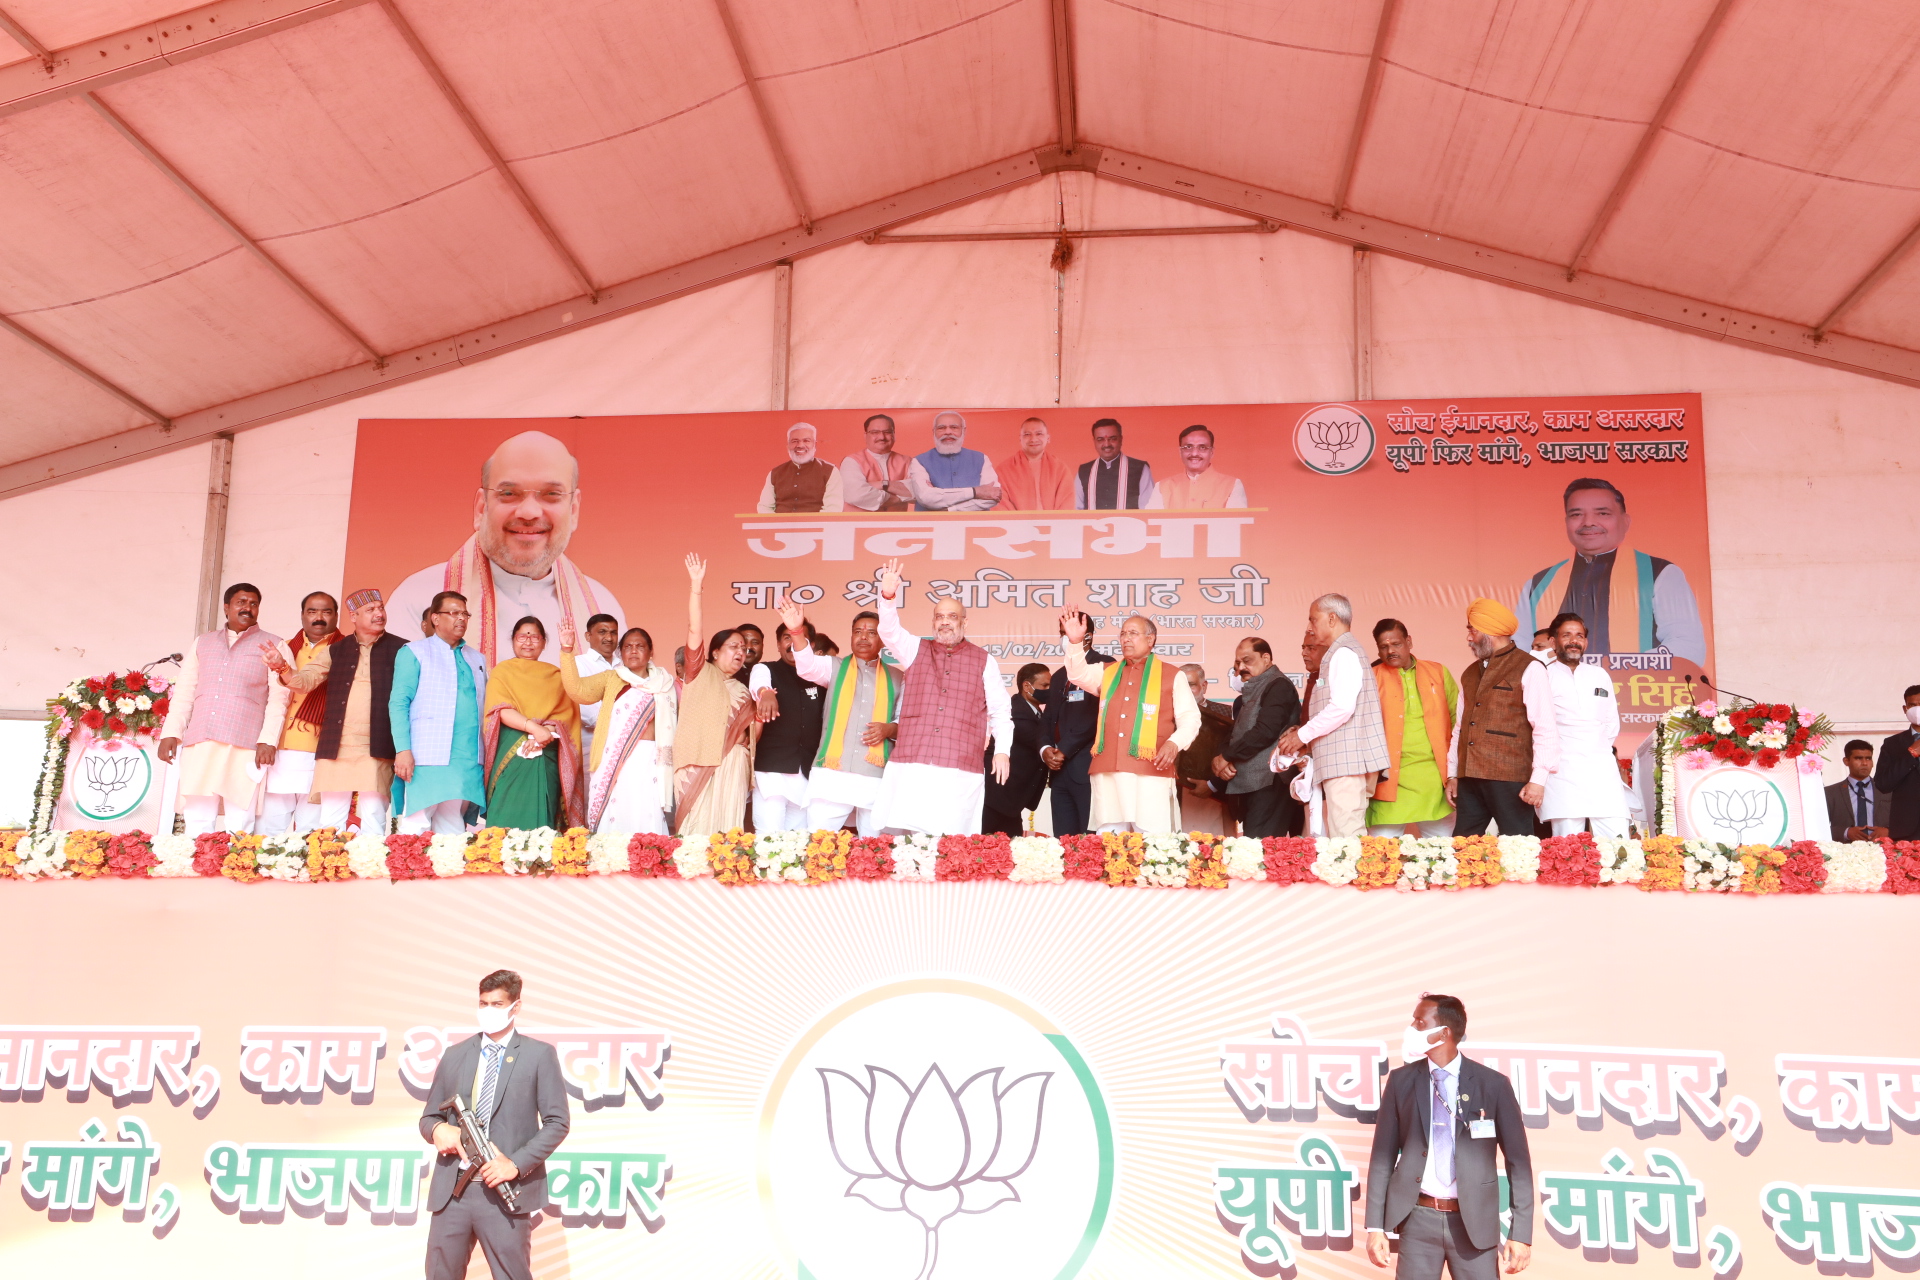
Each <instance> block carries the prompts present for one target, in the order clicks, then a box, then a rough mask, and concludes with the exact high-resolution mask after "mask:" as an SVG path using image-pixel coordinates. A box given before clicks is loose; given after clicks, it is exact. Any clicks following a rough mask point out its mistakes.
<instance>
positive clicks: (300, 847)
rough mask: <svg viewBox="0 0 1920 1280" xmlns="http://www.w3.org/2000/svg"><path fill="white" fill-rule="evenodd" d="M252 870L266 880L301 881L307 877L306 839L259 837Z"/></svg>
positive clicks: (296, 837)
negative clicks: (258, 846) (258, 845)
mask: <svg viewBox="0 0 1920 1280" xmlns="http://www.w3.org/2000/svg"><path fill="white" fill-rule="evenodd" d="M253 865H254V869H255V870H256V871H258V872H259V873H260V874H261V876H263V877H264V878H266V879H268V880H288V881H295V882H298V881H303V880H307V879H309V878H310V877H309V876H308V875H307V838H306V837H305V836H296V835H278V836H261V837H260V848H259V849H258V850H257V851H256V852H255V853H254V855H253Z"/></svg>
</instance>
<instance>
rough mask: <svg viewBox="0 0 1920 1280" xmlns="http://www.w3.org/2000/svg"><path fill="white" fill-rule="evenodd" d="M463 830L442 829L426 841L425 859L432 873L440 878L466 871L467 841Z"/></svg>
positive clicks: (460, 874)
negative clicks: (431, 868) (431, 866)
mask: <svg viewBox="0 0 1920 1280" xmlns="http://www.w3.org/2000/svg"><path fill="white" fill-rule="evenodd" d="M468 839H469V837H468V835H467V833H466V832H464V831H442V832H439V833H437V834H436V835H435V836H434V837H433V839H431V840H429V841H428V842H427V861H428V862H429V863H431V864H432V865H433V874H434V875H436V876H439V877H440V878H441V879H442V880H446V879H449V878H451V877H453V876H463V875H465V874H466V873H467V841H468Z"/></svg>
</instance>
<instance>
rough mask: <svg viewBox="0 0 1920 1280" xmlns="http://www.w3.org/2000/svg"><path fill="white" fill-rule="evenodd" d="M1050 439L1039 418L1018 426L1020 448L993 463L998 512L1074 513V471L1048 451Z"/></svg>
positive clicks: (1045, 425)
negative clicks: (998, 485) (998, 479)
mask: <svg viewBox="0 0 1920 1280" xmlns="http://www.w3.org/2000/svg"><path fill="white" fill-rule="evenodd" d="M1051 442H1052V436H1051V434H1050V433H1049V432H1048V430H1047V424H1046V423H1045V422H1043V421H1041V420H1040V419H1039V418H1028V419H1027V420H1026V421H1025V422H1023V423H1021V424H1020V449H1019V451H1018V452H1016V453H1015V454H1014V455H1013V456H1012V457H1010V458H1007V459H1006V460H1004V461H1002V462H1000V463H997V464H995V467H994V470H995V471H997V472H999V474H1000V489H1001V493H1000V504H999V507H998V508H997V509H998V510H1001V511H1071V510H1073V469H1072V468H1071V467H1069V466H1067V465H1066V464H1065V463H1064V462H1061V461H1060V460H1059V459H1058V458H1056V457H1054V456H1053V455H1052V454H1051V453H1049V452H1047V446H1048V445H1049V444H1050V443H1051Z"/></svg>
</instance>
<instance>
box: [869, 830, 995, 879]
mask: <svg viewBox="0 0 1920 1280" xmlns="http://www.w3.org/2000/svg"><path fill="white" fill-rule="evenodd" d="M1009 856H1011V855H1009ZM847 879H849V880H891V879H893V837H892V836H855V837H854V839H853V847H852V848H850V849H848V850H847Z"/></svg>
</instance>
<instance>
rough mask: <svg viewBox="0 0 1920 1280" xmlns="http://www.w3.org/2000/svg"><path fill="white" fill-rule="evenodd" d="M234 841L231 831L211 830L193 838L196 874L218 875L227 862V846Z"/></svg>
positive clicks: (221, 872)
mask: <svg viewBox="0 0 1920 1280" xmlns="http://www.w3.org/2000/svg"><path fill="white" fill-rule="evenodd" d="M232 842H233V833H232V832H230V831H209V832H206V833H205V834H203V835H197V836H195V837H194V838H193V870H194V873H195V874H196V875H203V876H217V875H222V874H224V872H223V871H222V868H223V867H225V866H226V864H227V848H228V846H229V845H230V844H231V843H232Z"/></svg>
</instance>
